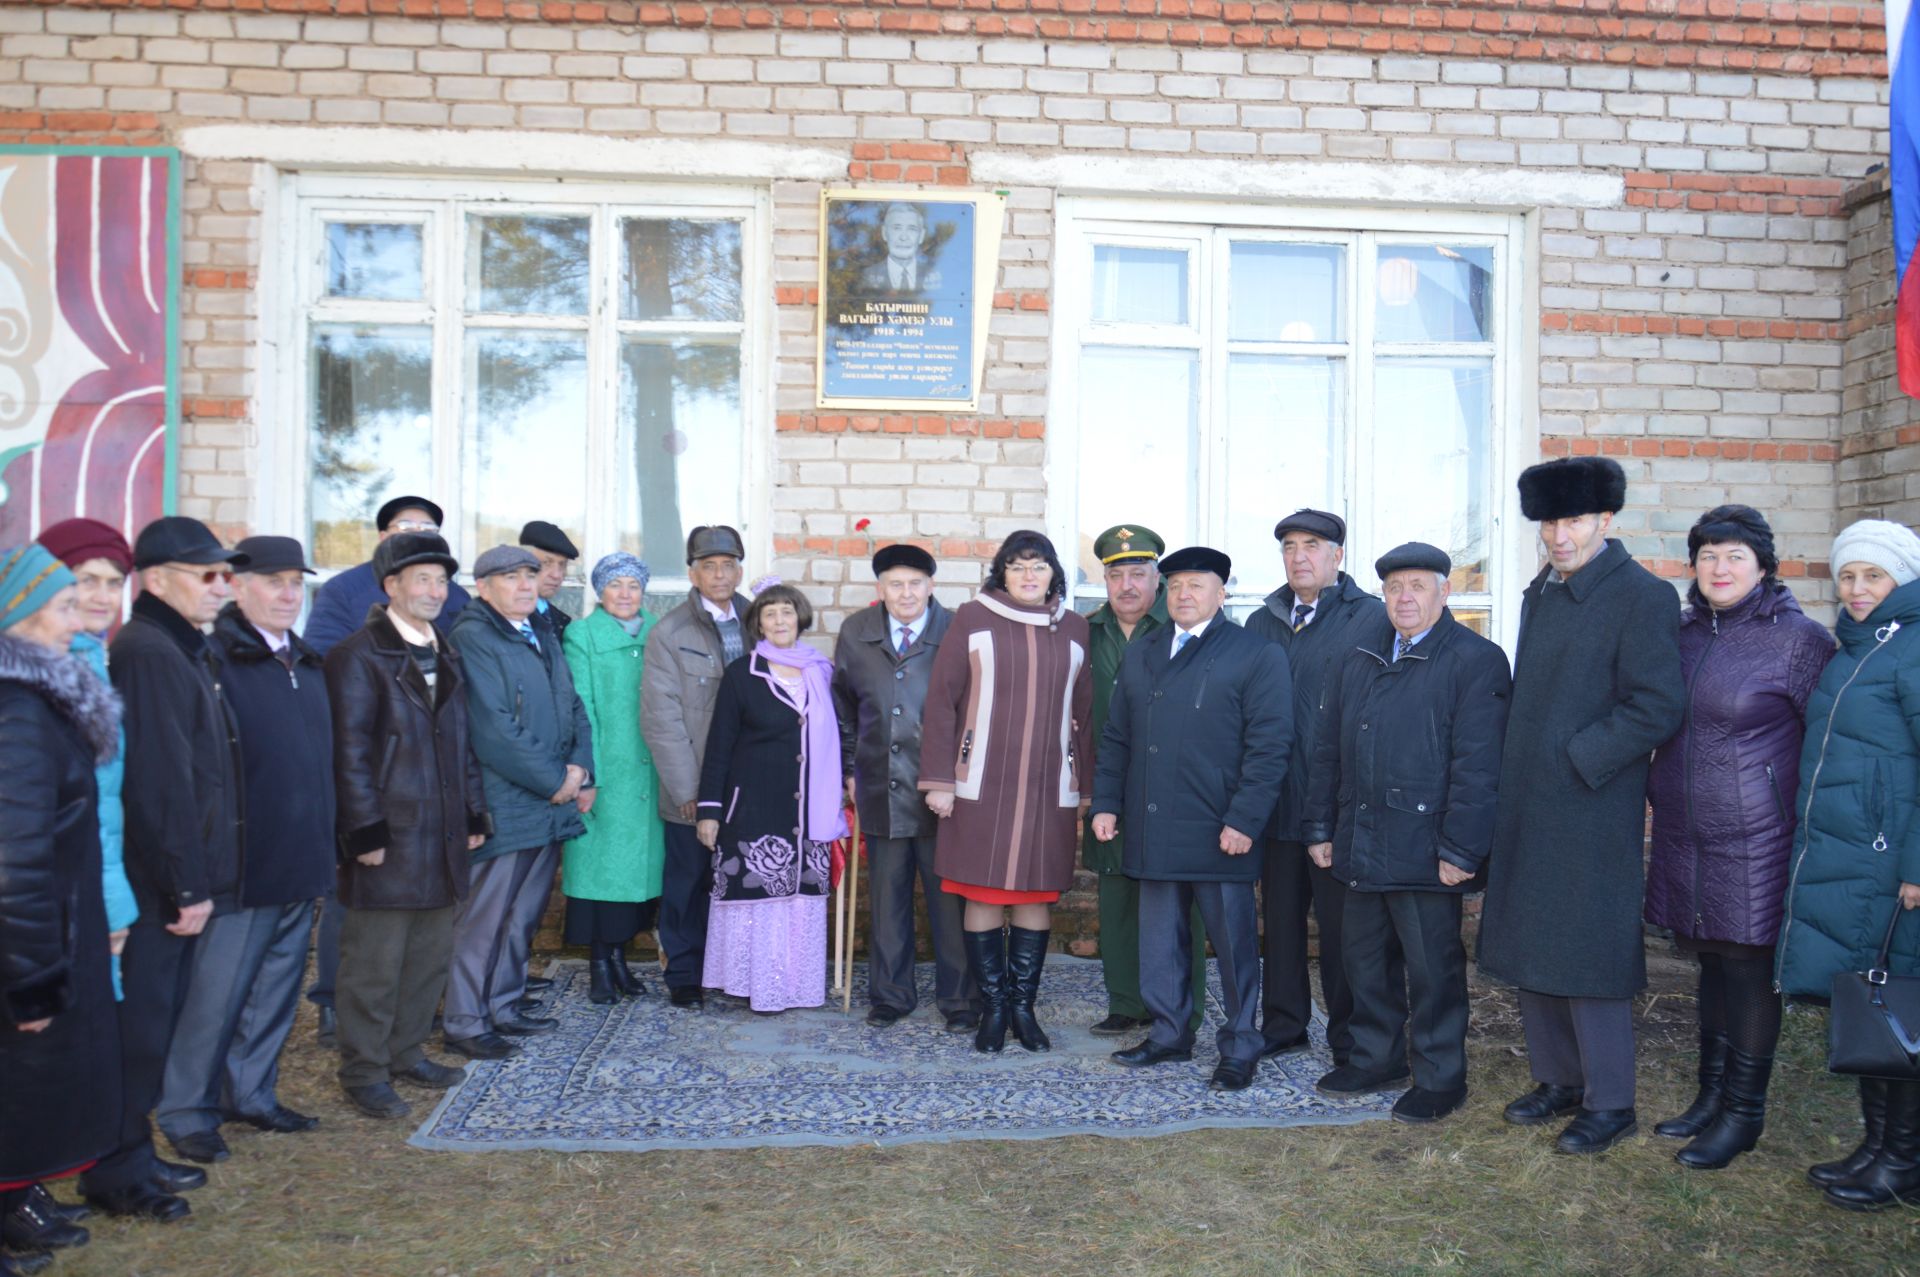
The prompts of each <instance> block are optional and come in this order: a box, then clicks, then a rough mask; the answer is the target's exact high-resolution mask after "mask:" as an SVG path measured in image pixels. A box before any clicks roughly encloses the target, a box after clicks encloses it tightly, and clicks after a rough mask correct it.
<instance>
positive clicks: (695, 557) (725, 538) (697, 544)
mask: <svg viewBox="0 0 1920 1277" xmlns="http://www.w3.org/2000/svg"><path fill="white" fill-rule="evenodd" d="M716 554H725V555H728V556H730V557H732V558H736V559H744V558H746V557H747V547H746V544H745V543H744V542H742V541H741V540H740V534H739V533H738V532H736V531H734V530H733V529H732V528H730V527H728V526H727V525H726V524H724V523H716V524H713V525H711V526H709V525H707V524H704V523H703V524H701V525H700V526H699V527H697V528H695V529H694V530H693V531H691V532H689V533H688V534H687V562H688V563H697V562H699V561H700V560H701V559H710V558H712V557H713V556H714V555H716Z"/></svg>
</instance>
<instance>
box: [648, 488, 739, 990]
mask: <svg viewBox="0 0 1920 1277" xmlns="http://www.w3.org/2000/svg"><path fill="white" fill-rule="evenodd" d="M745 557H746V547H745V545H743V544H742V543H741V540H740V534H739V533H738V532H736V531H734V530H733V529H732V528H729V527H726V526H724V525H722V526H715V527H698V528H695V529H694V530H693V533H692V535H690V536H689V537H688V538H687V575H688V576H689V577H691V578H692V580H693V589H692V591H691V592H690V593H689V594H688V595H687V601H686V602H685V603H682V604H681V605H680V606H679V607H676V608H675V609H673V611H671V612H669V613H667V614H666V615H665V616H663V617H661V618H660V620H659V622H658V623H656V624H655V625H654V627H653V630H652V632H651V633H650V634H648V636H647V660H646V667H645V669H644V671H643V672H642V673H641V676H640V734H641V736H642V737H643V738H644V739H645V740H646V742H647V749H648V750H650V751H651V752H652V754H653V765H654V768H655V769H656V770H657V771H658V772H659V774H660V818H661V820H663V821H664V822H665V823H666V830H667V863H666V869H665V874H664V880H663V882H662V885H661V893H660V916H659V928H660V948H661V957H662V959H663V963H662V965H663V967H664V972H663V979H664V981H665V983H666V986H667V995H668V997H669V998H670V999H672V1001H673V1005H675V1006H677V1007H697V1006H700V1005H701V1002H702V993H701V987H700V973H701V969H702V968H703V966H704V965H705V962H706V952H707V911H708V907H709V905H710V903H711V896H712V892H713V856H712V854H711V853H709V852H708V851H707V849H706V848H705V847H702V846H701V845H700V840H699V839H698V838H696V837H694V832H693V831H694V813H695V805H696V803H697V801H698V799H699V791H700V763H701V760H702V759H703V758H704V757H705V756H706V752H707V727H708V725H709V724H711V723H712V721H713V702H714V698H715V697H717V696H718V695H719V694H720V674H721V672H722V671H723V670H725V669H726V667H727V666H728V665H729V664H730V663H732V662H733V661H737V660H739V659H740V658H741V657H742V656H744V655H745V654H746V651H747V638H746V633H745V628H744V626H743V624H742V620H743V618H744V617H745V615H746V610H747V604H748V603H749V602H751V600H750V599H748V598H747V597H746V596H745V595H744V594H741V593H739V592H738V591H739V589H740V576H741V565H740V561H741V560H742V559H743V558H745Z"/></svg>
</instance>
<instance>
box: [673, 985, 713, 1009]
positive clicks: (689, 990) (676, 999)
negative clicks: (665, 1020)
mask: <svg viewBox="0 0 1920 1277" xmlns="http://www.w3.org/2000/svg"><path fill="white" fill-rule="evenodd" d="M667 1001H669V1002H671V1003H673V1005H675V1006H677V1007H689V1008H693V1009H696V1010H697V1009H698V1008H700V1007H702V1006H705V1005H706V996H705V994H704V992H703V991H702V990H701V988H700V986H699V985H697V984H683V985H681V986H680V987H679V988H677V989H669V990H667Z"/></svg>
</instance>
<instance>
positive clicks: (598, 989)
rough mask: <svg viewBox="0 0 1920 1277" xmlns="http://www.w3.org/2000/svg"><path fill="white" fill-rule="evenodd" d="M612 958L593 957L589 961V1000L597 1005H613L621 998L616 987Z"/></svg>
mask: <svg viewBox="0 0 1920 1277" xmlns="http://www.w3.org/2000/svg"><path fill="white" fill-rule="evenodd" d="M613 980H614V976H613V959H612V958H606V957H601V958H593V959H590V960H589V961H588V962H587V1001H589V1002H591V1003H593V1005H595V1006H597V1007H604V1006H612V1005H613V1004H614V1003H616V1002H618V1001H619V1000H620V990H619V989H618V988H616V987H615V985H614V983H613Z"/></svg>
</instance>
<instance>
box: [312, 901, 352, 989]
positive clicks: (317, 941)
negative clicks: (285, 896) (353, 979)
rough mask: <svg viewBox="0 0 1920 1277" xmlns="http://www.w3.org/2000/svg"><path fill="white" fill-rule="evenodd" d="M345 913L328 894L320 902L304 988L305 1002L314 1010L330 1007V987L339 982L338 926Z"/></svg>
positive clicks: (343, 919)
mask: <svg viewBox="0 0 1920 1277" xmlns="http://www.w3.org/2000/svg"><path fill="white" fill-rule="evenodd" d="M346 917H347V911H346V909H345V908H343V907H342V906H341V904H340V901H339V899H338V898H337V897H336V896H334V894H333V893H332V892H329V893H327V898H326V899H325V900H322V901H321V902H320V921H319V923H318V924H317V925H316V926H315V928H314V934H313V983H312V984H311V985H310V986H308V988H307V1001H309V1002H311V1003H313V1004H314V1005H315V1006H322V1007H330V1006H332V1005H333V987H334V985H335V984H336V983H337V982H338V981H339V979H340V924H341V923H342V922H344V921H346Z"/></svg>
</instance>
